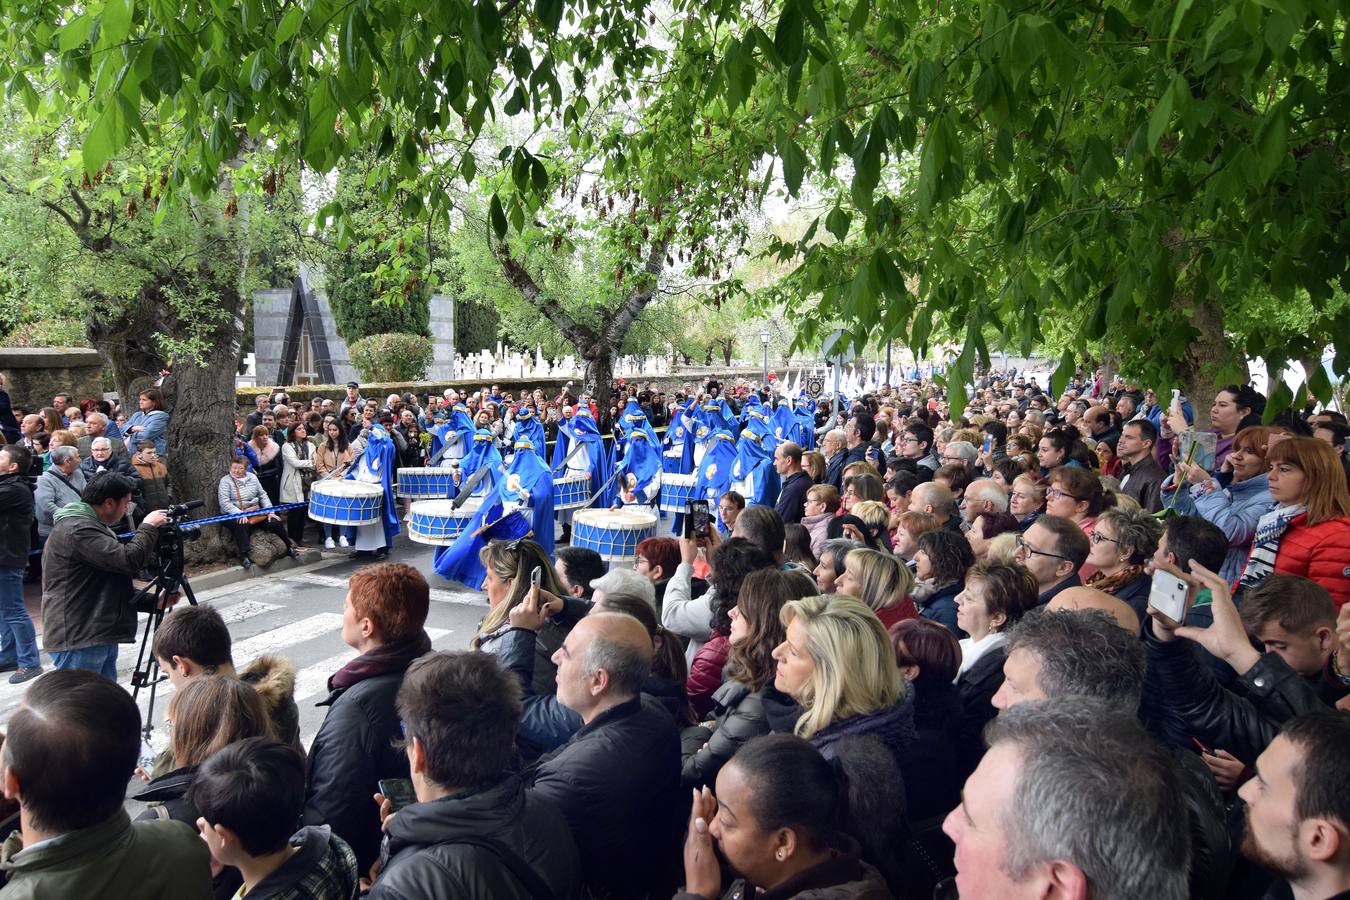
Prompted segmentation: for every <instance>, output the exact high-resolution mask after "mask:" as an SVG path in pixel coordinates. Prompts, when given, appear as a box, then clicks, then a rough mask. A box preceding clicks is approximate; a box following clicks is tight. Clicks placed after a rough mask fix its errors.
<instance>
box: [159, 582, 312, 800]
mask: <svg viewBox="0 0 1350 900" xmlns="http://www.w3.org/2000/svg"><path fill="white" fill-rule="evenodd" d="M230 643H231V641H230V629H229V628H228V627H227V626H226V624H225V620H224V619H222V618H221V617H220V613H219V612H217V611H216V610H215V609H214V608H213V607H210V606H202V605H197V606H185V607H183V608H181V609H176V610H174V611H173V612H171V613H169V614H168V615H167V616H165V617H164V621H163V622H161V623H160V626H159V628H158V629H156V631H155V640H154V643H153V644H152V645H151V648H150V649H151V652H152V653H154V654H155V662H157V663H158V664H159V667H160V668H161V669H162V670H164V673H165V674H166V675H168V676H169V681H170V682H171V683H172V684H173V686H174V687H175V688H180V687H182V686H183V684H184V683H186V682H187V681H188V680H189V679H192V678H195V677H197V676H198V675H229V676H231V677H235V678H238V679H239V680H240V681H242V682H244V683H245V684H247V685H249V686H250V687H252V688H253V689H254V690H256V691H257V692H258V696H259V697H261V698H262V701H263V704H264V705H265V706H266V707H267V716H268V719H269V720H270V721H271V723H272V733H273V734H275V735H276V736H277V738H279V739H280V740H281V741H282V743H285V744H289V745H290V746H291V748H292V749H294V750H295V751H296V752H297V753H299V754H300V755H301V757H303V756H304V748H303V747H302V746H301V744H300V710H299V708H297V707H296V705H295V666H294V665H293V664H292V663H291V661H290V660H288V659H286V658H285V657H284V656H273V655H267V656H260V657H258V658H257V659H255V660H253V662H251V663H249V664H248V665H247V666H245V667H244V668H243V669H242V670H240V671H236V670H235V668H234V659H233V657H232V656H231V655H230ZM166 765H167V768H165V766H166ZM171 768H173V759H172V755H171V754H170V753H169V751H168V750H165V752H164V753H161V754H160V755H159V757H158V758H157V759H156V760H155V771H154V773H153V774H154V775H155V776H158V775H162V774H164V772H167V771H169V769H171Z"/></svg>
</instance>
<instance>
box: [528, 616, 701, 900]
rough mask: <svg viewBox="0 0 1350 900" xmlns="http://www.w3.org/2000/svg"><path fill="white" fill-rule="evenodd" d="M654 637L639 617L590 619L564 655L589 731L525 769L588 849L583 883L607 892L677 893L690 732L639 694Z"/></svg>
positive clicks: (568, 682)
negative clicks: (683, 736) (684, 739)
mask: <svg viewBox="0 0 1350 900" xmlns="http://www.w3.org/2000/svg"><path fill="white" fill-rule="evenodd" d="M652 654H653V649H652V642H651V638H650V637H649V636H648V634H647V630H646V629H645V628H643V627H642V625H641V624H640V623H639V622H638V621H637V620H636V619H634V618H632V617H631V616H625V615H620V614H618V613H596V614H592V615H588V616H586V618H584V619H582V620H581V621H580V622H579V623H578V624H577V626H576V627H575V628H573V629H572V631H571V633H570V634H568V636H567V640H566V641H565V642H564V643H563V646H562V647H561V648H560V649H559V650H558V652H557V653H556V654H554V658H553V660H554V662H555V663H556V664H557V666H558V700H559V701H560V702H562V703H564V704H566V705H567V706H568V707H569V708H570V709H572V710H574V711H575V712H576V713H577V714H578V715H580V716H581V719H582V721H583V722H584V723H585V724H583V725H582V727H581V730H580V731H578V732H577V733H576V734H574V735H573V736H572V738H571V740H569V741H568V742H567V743H566V744H564V745H563V746H562V747H560V748H558V750H556V751H554V752H553V753H551V754H549V755H548V756H545V757H543V758H542V759H541V760H540V761H539V762H538V763H536V764H535V765H534V766H532V767H531V768H530V769H528V770H527V771H526V773H525V779H526V783H527V784H528V785H529V788H530V792H531V793H532V794H534V795H536V796H539V797H544V798H547V799H549V800H552V801H553V802H554V803H556V804H557V806H558V808H559V809H561V810H562V814H563V816H564V818H566V819H567V823H568V825H569V826H571V829H572V836H573V838H575V839H576V842H577V848H578V850H580V852H581V874H582V882H583V884H584V885H585V886H586V887H587V889H588V890H590V891H591V893H592V894H594V895H595V896H597V897H602V898H603V897H646V896H660V895H662V892H664V896H669V894H670V888H671V887H672V886H673V883H674V881H675V879H676V874H675V873H674V872H672V871H670V864H671V861H672V860H674V859H676V858H678V855H679V854H678V849H677V848H678V846H679V839H680V835H679V832H680V830H681V829H680V824H681V823H680V819H681V818H683V815H682V814H683V812H684V810H683V808H682V806H681V803H680V800H681V791H680V735H679V732H678V731H677V730H676V727H675V724H674V722H672V721H671V719H670V715H669V713H667V712H666V711H665V710H664V709H663V708H662V707H661V706H660V705H659V704H658V703H656V702H654V701H644V700H643V699H642V698H641V696H640V695H639V691H640V690H641V687H642V683H643V681H645V680H646V678H647V674H648V673H649V672H650V670H651V661H652Z"/></svg>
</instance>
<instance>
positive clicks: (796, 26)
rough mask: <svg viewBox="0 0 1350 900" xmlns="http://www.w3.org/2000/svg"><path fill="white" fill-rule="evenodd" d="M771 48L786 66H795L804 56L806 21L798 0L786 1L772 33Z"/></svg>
mask: <svg viewBox="0 0 1350 900" xmlns="http://www.w3.org/2000/svg"><path fill="white" fill-rule="evenodd" d="M773 46H774V49H775V50H776V51H778V58H779V59H781V60H782V61H783V64H784V65H786V66H795V65H796V64H797V63H799V62H801V61H802V59H803V58H804V57H805V55H806V20H805V19H804V18H803V16H802V11H801V6H800V3H799V0H787V2H786V3H784V4H783V11H782V13H781V14H780V15H779V16H778V27H777V28H775V29H774V32H773Z"/></svg>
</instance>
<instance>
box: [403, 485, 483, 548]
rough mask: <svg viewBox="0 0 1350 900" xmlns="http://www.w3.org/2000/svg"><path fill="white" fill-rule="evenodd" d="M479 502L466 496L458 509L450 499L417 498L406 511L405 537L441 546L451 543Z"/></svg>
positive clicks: (471, 516)
mask: <svg viewBox="0 0 1350 900" xmlns="http://www.w3.org/2000/svg"><path fill="white" fill-rule="evenodd" d="M481 502H482V501H480V500H479V499H478V498H476V497H474V498H470V499H469V500H467V501H465V503H464V505H463V506H461V507H460V508H459V509H455V504H454V501H452V500H418V501H416V502H415V503H413V505H412V508H411V509H410V510H409V512H408V537H410V538H412V539H413V540H414V541H417V542H418V543H419V544H435V545H436V546H440V547H444V546H448V545H450V544H453V543H454V542H455V538H457V537H459V536H460V534H461V533H463V531H464V526H466V525H468V524H469V520H470V519H472V518H473V516H474V513H476V512H478V506H479V504H480V503H481Z"/></svg>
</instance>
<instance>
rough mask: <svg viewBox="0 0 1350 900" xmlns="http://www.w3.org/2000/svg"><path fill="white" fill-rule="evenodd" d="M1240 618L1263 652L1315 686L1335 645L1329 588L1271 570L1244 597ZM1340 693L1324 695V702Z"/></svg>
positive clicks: (1333, 604) (1331, 702) (1332, 701)
mask: <svg viewBox="0 0 1350 900" xmlns="http://www.w3.org/2000/svg"><path fill="white" fill-rule="evenodd" d="M1239 612H1241V613H1242V624H1243V626H1244V627H1245V628H1246V629H1247V633H1248V634H1250V635H1251V636H1252V637H1254V638H1256V640H1257V641H1259V642H1260V643H1261V645H1262V648H1263V649H1264V650H1265V652H1267V653H1275V654H1278V655H1279V657H1280V658H1281V659H1283V660H1284V661H1285V663H1287V664H1288V666H1289V668H1291V669H1293V670H1294V671H1295V672H1297V673H1298V674H1299V675H1301V676H1303V678H1304V679H1305V680H1307V681H1308V682H1309V683H1311V684H1314V685H1315V686H1317V687H1321V686H1322V685H1323V680H1322V673H1323V672H1324V671H1325V670H1326V666H1327V660H1329V659H1331V654H1332V652H1333V651H1334V650H1335V649H1336V602H1335V601H1334V600H1332V599H1331V594H1329V593H1328V592H1327V589H1326V588H1324V587H1322V585H1320V584H1318V583H1317V582H1315V581H1312V580H1310V579H1307V578H1300V577H1299V576H1297V575H1271V576H1269V577H1268V578H1266V579H1265V580H1264V581H1262V582H1261V583H1260V584H1258V585H1256V586H1255V587H1253V588H1251V589H1249V590H1248V591H1247V592H1246V593H1245V594H1243V597H1242V606H1241V608H1240V609H1239ZM1336 699H1338V697H1330V696H1325V697H1323V700H1327V701H1328V702H1327V705H1328V706H1333V705H1335V702H1336Z"/></svg>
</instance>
